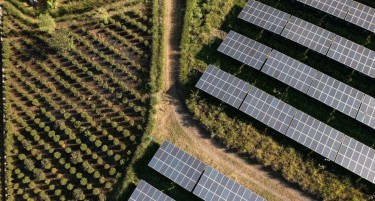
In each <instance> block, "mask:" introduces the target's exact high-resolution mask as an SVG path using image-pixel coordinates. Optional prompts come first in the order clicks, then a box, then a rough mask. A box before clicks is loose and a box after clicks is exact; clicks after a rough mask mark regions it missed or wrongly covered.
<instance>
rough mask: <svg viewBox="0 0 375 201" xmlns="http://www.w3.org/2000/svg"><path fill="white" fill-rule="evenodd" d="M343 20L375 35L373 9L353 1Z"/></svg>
mask: <svg viewBox="0 0 375 201" xmlns="http://www.w3.org/2000/svg"><path fill="white" fill-rule="evenodd" d="M345 20H346V21H348V22H351V23H353V24H355V25H357V26H359V27H362V28H364V29H367V30H369V31H371V32H372V33H375V9H374V8H372V7H370V6H367V5H364V4H361V3H359V2H357V1H353V3H352V5H351V6H350V9H349V11H348V14H347V15H346V17H345Z"/></svg>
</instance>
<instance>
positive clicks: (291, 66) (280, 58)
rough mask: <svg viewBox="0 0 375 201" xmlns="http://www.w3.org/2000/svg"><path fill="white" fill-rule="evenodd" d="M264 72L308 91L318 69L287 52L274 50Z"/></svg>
mask: <svg viewBox="0 0 375 201" xmlns="http://www.w3.org/2000/svg"><path fill="white" fill-rule="evenodd" d="M262 72H263V73H265V74H267V75H269V76H271V77H273V78H275V79H277V80H280V81H281V82H283V83H285V84H287V85H289V86H291V87H293V88H295V89H297V90H299V91H301V92H303V93H307V91H308V90H309V88H310V85H311V82H312V81H313V78H314V77H315V74H316V72H317V71H316V70H315V69H313V68H311V67H310V66H307V65H305V64H303V63H301V62H299V61H297V60H295V59H293V58H290V57H289V56H287V55H285V54H282V53H280V52H278V51H276V50H272V52H271V55H270V56H269V57H268V59H267V61H266V64H265V65H264V66H263V68H262Z"/></svg>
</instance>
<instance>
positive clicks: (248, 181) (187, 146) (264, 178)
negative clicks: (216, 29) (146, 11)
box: [154, 0, 311, 200]
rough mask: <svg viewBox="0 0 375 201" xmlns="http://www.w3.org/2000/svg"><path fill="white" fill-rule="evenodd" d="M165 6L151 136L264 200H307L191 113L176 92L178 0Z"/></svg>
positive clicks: (178, 36) (180, 21) (307, 198)
mask: <svg viewBox="0 0 375 201" xmlns="http://www.w3.org/2000/svg"><path fill="white" fill-rule="evenodd" d="M166 8H167V11H166V12H167V16H166V22H165V23H166V27H167V30H166V36H165V37H166V40H165V41H166V44H165V45H166V46H165V47H166V54H165V55H166V60H165V63H166V67H165V70H164V71H165V73H164V74H165V77H164V80H165V83H164V91H163V92H161V93H160V94H159V102H160V103H159V105H158V106H157V113H156V121H157V126H156V127H157V128H156V130H155V133H154V137H155V140H157V141H159V142H162V141H163V140H165V139H167V140H169V141H171V142H172V143H174V144H176V145H177V146H179V147H180V148H182V149H184V150H186V151H188V152H189V153H191V154H193V155H194V156H196V157H198V158H200V159H201V160H203V161H204V162H205V163H207V164H209V165H211V166H213V167H214V168H216V169H218V170H219V171H221V172H223V173H224V174H226V175H227V176H229V177H230V178H232V179H235V180H236V181H237V182H239V183H241V184H243V185H245V186H246V187H248V188H249V189H251V190H253V191H255V192H256V193H258V194H260V195H261V196H263V197H264V198H266V199H267V200H311V198H310V197H308V196H306V195H304V194H303V193H302V192H300V191H298V190H295V188H293V187H292V186H289V185H288V184H286V182H283V181H282V180H281V179H278V178H275V176H273V175H270V172H267V171H265V170H264V169H263V168H262V167H261V165H259V164H252V163H250V162H249V160H246V159H242V158H240V156H239V155H237V154H235V153H230V152H228V151H227V150H226V149H225V148H224V147H222V146H221V145H220V143H219V142H217V141H216V140H212V139H211V138H210V135H209V133H207V131H206V130H204V129H203V128H202V127H201V126H200V125H199V123H198V122H197V121H195V120H194V119H193V118H192V117H191V115H190V113H189V112H188V110H187V108H186V107H185V105H184V104H183V100H182V99H181V98H180V96H179V94H178V90H179V87H178V83H177V79H178V74H179V72H178V70H179V58H180V54H179V44H180V40H181V31H182V21H183V16H182V15H183V14H182V5H181V0H167V6H166Z"/></svg>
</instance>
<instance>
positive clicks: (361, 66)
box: [327, 36, 375, 78]
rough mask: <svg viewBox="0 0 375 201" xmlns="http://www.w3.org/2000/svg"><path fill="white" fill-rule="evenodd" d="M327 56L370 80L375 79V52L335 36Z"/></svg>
mask: <svg viewBox="0 0 375 201" xmlns="http://www.w3.org/2000/svg"><path fill="white" fill-rule="evenodd" d="M327 56H328V57H329V58H331V59H333V60H335V61H338V62H340V63H342V64H345V65H346V66H348V67H350V68H353V69H355V70H357V71H359V72H361V73H363V74H365V75H368V76H370V77H372V78H374V77H375V52H374V51H372V50H370V49H367V48H365V47H363V46H362V45H359V44H357V43H354V42H352V41H350V40H348V39H346V38H343V37H341V36H336V38H335V40H334V41H333V44H332V46H331V48H330V49H329V51H328V53H327Z"/></svg>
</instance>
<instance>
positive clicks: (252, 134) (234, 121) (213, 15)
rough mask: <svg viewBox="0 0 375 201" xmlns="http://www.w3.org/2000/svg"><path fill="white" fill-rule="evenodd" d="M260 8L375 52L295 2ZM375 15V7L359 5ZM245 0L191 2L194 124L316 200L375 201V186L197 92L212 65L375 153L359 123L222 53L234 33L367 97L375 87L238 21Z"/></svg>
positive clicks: (187, 85) (188, 90)
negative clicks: (289, 16) (271, 9)
mask: <svg viewBox="0 0 375 201" xmlns="http://www.w3.org/2000/svg"><path fill="white" fill-rule="evenodd" d="M260 2H262V3H264V4H267V5H270V6H272V7H275V8H277V9H280V10H282V11H284V12H287V13H289V14H292V15H294V16H297V17H299V18H301V19H304V20H306V21H309V22H311V23H313V24H316V25H318V26H320V27H322V28H324V29H327V30H329V31H331V32H334V33H336V34H339V35H341V36H344V37H346V38H348V39H350V40H352V41H354V42H356V43H359V44H361V45H364V46H365V47H367V48H369V49H371V50H375V38H374V34H373V33H371V32H369V31H366V30H364V29H361V28H359V27H356V26H354V25H352V24H349V23H346V22H344V21H342V20H339V19H336V18H335V17H333V16H330V15H327V14H325V13H323V12H319V11H317V10H315V9H313V8H310V7H308V6H304V5H303V4H301V3H298V2H296V1H282V2H281V1H271V0H260ZM359 2H361V3H364V4H367V5H369V6H372V7H375V5H374V3H373V2H372V1H359ZM245 4H246V1H244V0H230V1H225V2H223V1H190V2H189V3H188V4H187V8H186V15H185V23H184V30H183V31H184V32H183V39H182V44H181V47H182V49H181V55H182V56H181V57H182V58H181V62H180V65H181V69H180V82H181V83H182V84H183V88H184V90H182V91H183V93H185V95H186V96H188V98H186V100H185V101H186V104H187V106H188V108H189V109H190V111H191V112H192V113H193V115H194V116H195V118H196V119H197V120H198V121H200V122H201V124H202V125H203V126H204V127H205V128H206V129H207V130H208V131H209V132H210V134H211V137H213V138H215V139H218V140H219V141H220V142H221V143H222V144H223V145H224V146H226V147H227V148H230V149H235V150H237V152H239V153H241V155H246V156H248V157H249V158H250V159H253V160H256V161H258V162H259V163H260V164H261V165H263V166H265V167H268V168H269V169H270V171H271V172H274V173H275V174H276V175H279V176H281V177H283V178H284V179H285V180H287V181H288V182H290V183H291V184H296V185H297V186H298V188H299V189H301V190H303V191H305V192H308V193H309V194H311V196H313V197H316V198H317V199H324V200H353V199H354V200H355V199H359V200H371V199H373V197H374V192H375V189H374V185H373V184H371V183H370V182H368V181H366V180H363V179H359V178H358V176H357V175H355V174H353V173H351V172H350V171H347V170H345V169H344V168H341V167H340V166H338V165H337V164H335V163H333V162H330V161H326V160H324V158H323V157H321V156H319V155H318V154H316V153H314V152H313V151H310V150H308V149H306V148H305V147H303V146H302V145H300V144H298V143H296V142H294V141H293V140H290V139H288V138H285V137H284V136H281V135H279V134H278V133H277V132H276V131H274V130H272V129H270V128H267V127H265V126H264V125H263V124H262V123H260V122H258V121H256V120H254V119H251V118H249V117H248V116H247V115H244V114H242V113H239V112H238V110H235V109H233V108H231V107H229V106H227V105H226V104H224V103H222V102H220V101H219V100H217V99H215V98H213V97H211V96H210V95H208V94H206V93H203V92H201V91H199V90H197V89H196V88H195V87H194V85H195V84H196V82H197V81H198V79H199V77H200V76H201V74H202V72H203V71H204V70H205V68H206V67H207V65H208V64H213V65H215V66H218V67H220V69H223V70H224V71H226V72H229V73H231V74H232V75H234V76H236V77H239V78H241V79H242V80H244V81H246V82H249V83H251V84H254V85H255V86H256V87H258V88H260V89H262V90H264V91H266V92H267V93H269V94H271V95H273V96H275V97H277V98H279V99H281V100H283V101H285V102H286V103H288V104H290V105H292V106H294V107H296V108H297V109H299V110H301V111H304V112H305V113H307V114H309V115H311V116H313V117H315V118H317V119H318V120H320V121H323V122H325V123H327V124H328V125H330V126H332V127H333V128H336V129H338V130H339V131H341V132H343V133H345V134H346V135H349V136H351V137H353V138H355V139H356V140H359V141H360V142H362V143H364V144H366V145H368V146H370V147H372V148H373V147H374V146H375V137H374V135H373V134H374V131H373V129H372V128H370V127H367V126H365V125H363V124H361V123H360V122H358V121H356V120H354V119H352V118H350V117H348V116H345V115H344V114H342V113H340V112H338V111H334V110H333V109H332V108H330V107H328V106H326V105H324V104H323V103H320V102H318V101H316V100H315V99H313V98H310V97H308V96H306V95H304V94H302V93H300V92H298V91H297V90H295V89H293V88H291V87H288V86H287V85H285V84H283V83H281V82H279V81H277V80H275V79H273V78H272V77H269V76H267V75H265V74H263V73H262V72H260V71H257V70H255V69H253V68H250V67H249V66H246V65H243V64H242V63H240V62H238V61H235V60H234V59H231V58H230V57H228V56H226V55H224V54H221V53H220V52H218V51H217V48H218V47H219V45H220V43H221V42H222V40H223V39H224V37H225V36H226V33H228V32H229V31H230V30H234V31H236V32H238V33H241V34H243V35H245V36H247V37H249V38H251V39H253V40H256V41H258V42H261V43H263V44H265V45H267V46H269V47H271V48H274V49H276V50H278V51H280V52H282V53H284V54H287V55H288V56H291V57H293V58H295V59H298V60H300V61H302V62H304V63H305V64H308V65H309V66H311V67H313V68H315V69H317V70H319V71H321V72H324V73H325V74H327V75H329V76H332V77H334V78H335V79H337V80H340V81H342V82H344V83H346V84H348V85H350V86H352V87H355V88H356V89H359V90H360V91H363V92H365V93H367V94H369V95H370V96H374V95H375V88H374V81H373V79H372V78H369V77H366V76H364V75H362V74H360V73H358V72H355V71H352V70H351V69H349V68H347V67H345V66H344V65H342V64H340V63H338V62H335V61H333V60H330V59H328V58H326V57H324V56H323V55H319V54H318V53H315V52H313V51H311V50H308V49H307V48H305V47H302V46H300V45H298V44H296V43H294V42H292V41H290V40H287V39H285V38H283V37H281V36H278V35H276V34H273V33H271V32H268V31H267V30H263V29H261V28H259V27H257V26H255V25H252V24H250V23H247V22H245V21H243V20H241V19H239V18H237V16H238V14H239V13H240V11H241V10H242V8H243V6H244V5H245Z"/></svg>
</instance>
